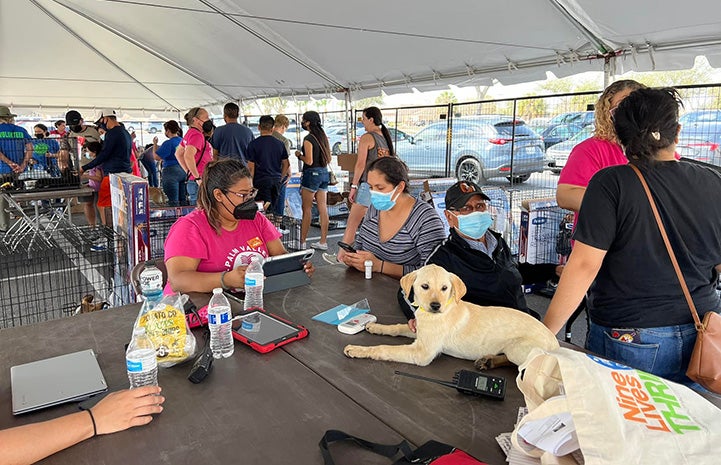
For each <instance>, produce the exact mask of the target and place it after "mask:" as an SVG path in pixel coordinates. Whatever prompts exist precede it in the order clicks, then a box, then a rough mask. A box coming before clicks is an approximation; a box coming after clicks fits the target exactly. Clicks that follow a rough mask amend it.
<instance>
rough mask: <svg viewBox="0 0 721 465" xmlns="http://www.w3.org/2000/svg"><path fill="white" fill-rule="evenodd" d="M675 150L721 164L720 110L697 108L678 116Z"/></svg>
mask: <svg viewBox="0 0 721 465" xmlns="http://www.w3.org/2000/svg"><path fill="white" fill-rule="evenodd" d="M679 123H680V124H681V132H680V133H679V135H678V138H679V142H678V145H677V149H676V151H677V152H678V153H679V154H680V155H681V156H684V157H687V158H693V159H694V160H698V161H703V162H706V163H711V164H714V165H721V150H719V147H721V110H698V111H692V112H689V113H686V114H685V115H683V116H681V118H679Z"/></svg>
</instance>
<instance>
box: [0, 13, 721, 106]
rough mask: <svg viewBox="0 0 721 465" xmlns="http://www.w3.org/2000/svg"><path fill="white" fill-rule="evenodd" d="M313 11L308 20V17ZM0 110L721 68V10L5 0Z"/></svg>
mask: <svg viewBox="0 0 721 465" xmlns="http://www.w3.org/2000/svg"><path fill="white" fill-rule="evenodd" d="M299 6H302V9H299ZM0 41H2V44H3V47H2V49H3V53H0V102H3V103H8V104H12V105H13V106H16V107H39V106H42V107H63V108H66V107H78V108H94V107H96V108H100V107H105V106H112V107H117V108H121V109H127V110H130V109H134V110H140V109H146V110H148V111H158V110H164V109H167V110H171V109H172V110H175V109H178V110H184V109H187V108H190V107H192V106H195V105H198V104H213V103H223V102H227V101H229V100H242V99H249V98H254V97H267V96H271V97H272V96H284V97H289V98H292V97H295V98H304V97H305V98H307V97H308V95H310V94H315V95H317V94H328V95H335V96H341V95H342V93H343V92H344V91H345V90H350V92H352V94H353V95H354V96H364V95H371V94H374V95H378V94H379V93H380V90H381V89H383V90H385V91H386V92H394V91H403V90H405V89H408V90H410V88H412V87H415V88H418V89H420V90H429V89H434V88H440V86H445V85H447V84H455V85H470V84H488V83H490V82H491V80H492V79H498V80H500V81H502V82H504V83H516V82H523V81H529V80H534V79H542V78H543V77H544V76H545V72H546V71H547V70H550V71H553V72H554V73H555V74H556V75H559V76H565V75H569V74H574V73H578V72H582V71H588V70H597V71H598V70H602V69H603V66H604V55H605V56H607V57H611V56H617V58H616V59H612V60H611V67H612V68H613V67H614V66H615V68H614V69H615V70H616V71H617V72H621V71H628V70H639V71H645V70H650V69H654V68H655V69H680V68H688V67H690V66H692V64H693V59H694V57H695V56H697V55H701V54H703V55H706V56H707V57H708V59H709V61H710V62H711V64H712V65H713V66H721V47H719V45H721V9H719V8H717V7H716V6H715V5H714V4H713V3H712V2H711V1H710V0H688V1H686V2H684V4H683V8H682V9H680V8H679V4H678V2H677V1H672V0H656V1H655V2H653V5H652V6H651V5H650V4H649V3H648V2H641V1H620V0H605V1H603V2H598V1H597V0H546V1H539V0H511V1H508V2H490V1H478V0H456V1H455V2H447V3H443V2H430V1H424V0H421V1H417V2H398V1H396V2H389V1H387V0H386V1H380V0H365V1H364V2H363V3H362V4H360V3H358V2H353V3H351V2H348V1H343V0H340V1H336V2H327V1H322V0H306V1H304V2H302V3H297V2H290V1H287V0H276V1H274V2H250V1H248V0H148V1H147V2H141V1H128V0H106V1H98V0H0Z"/></svg>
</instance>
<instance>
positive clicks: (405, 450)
mask: <svg viewBox="0 0 721 465" xmlns="http://www.w3.org/2000/svg"><path fill="white" fill-rule="evenodd" d="M346 440H351V441H353V442H354V443H356V444H358V445H359V446H361V447H363V448H364V449H368V450H369V451H371V452H375V453H376V454H378V455H382V456H384V457H388V458H393V457H395V456H396V454H398V452H399V451H400V452H401V453H402V454H403V456H404V457H406V458H408V457H410V456H411V454H412V453H413V451H412V449H411V446H410V444H408V441H406V440H405V439H404V440H403V441H401V442H399V443H398V444H378V443H376V442H370V441H366V440H365V439H361V438H359V437H357V436H353V435H351V434H348V433H345V432H343V431H339V430H336V429H331V430H328V431H326V432H325V434H324V435H323V438H322V439H321V440H320V443H319V444H318V447H320V452H321V455H323V463H324V464H325V465H335V462H334V461H333V457H331V455H330V450H328V444H330V443H333V442H336V441H346Z"/></svg>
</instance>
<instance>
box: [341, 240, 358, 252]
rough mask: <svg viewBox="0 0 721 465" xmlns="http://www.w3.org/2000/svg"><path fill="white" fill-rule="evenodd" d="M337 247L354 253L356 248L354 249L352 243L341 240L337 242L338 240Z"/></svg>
mask: <svg viewBox="0 0 721 465" xmlns="http://www.w3.org/2000/svg"><path fill="white" fill-rule="evenodd" d="M338 247H340V248H341V249H343V250H345V251H346V252H350V253H356V249H354V248H353V246H352V245H350V244H346V243H345V242H343V241H339V242H338Z"/></svg>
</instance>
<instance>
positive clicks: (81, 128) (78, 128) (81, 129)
mask: <svg viewBox="0 0 721 465" xmlns="http://www.w3.org/2000/svg"><path fill="white" fill-rule="evenodd" d="M70 129H71V130H72V131H73V132H83V127H82V126H81V125H80V124H76V125H74V126H70Z"/></svg>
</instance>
